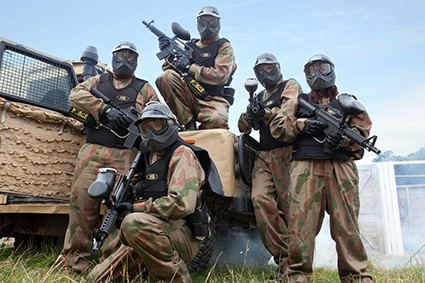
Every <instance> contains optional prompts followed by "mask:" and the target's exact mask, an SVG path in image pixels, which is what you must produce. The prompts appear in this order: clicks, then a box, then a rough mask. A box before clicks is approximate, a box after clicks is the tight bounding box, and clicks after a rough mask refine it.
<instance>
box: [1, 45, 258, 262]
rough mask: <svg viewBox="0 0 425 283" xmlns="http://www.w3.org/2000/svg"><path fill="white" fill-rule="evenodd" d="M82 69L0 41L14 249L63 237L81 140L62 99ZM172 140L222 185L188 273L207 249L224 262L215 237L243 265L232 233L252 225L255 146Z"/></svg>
mask: <svg viewBox="0 0 425 283" xmlns="http://www.w3.org/2000/svg"><path fill="white" fill-rule="evenodd" d="M82 69H83V62H82V61H66V60H62V59H59V58H56V57H53V56H51V55H48V54H45V53H43V52H40V51H37V50H34V49H32V48H29V47H26V46H22V45H20V44H17V43H14V42H12V41H9V40H7V39H3V38H0V119H1V120H0V238H2V237H13V238H14V239H15V245H17V244H24V243H28V242H31V243H39V242H41V241H44V240H46V239H59V241H62V238H63V237H64V235H65V231H66V227H67V224H68V198H69V192H70V187H71V180H72V178H73V171H74V166H75V158H76V155H77V153H78V151H79V149H80V147H81V146H82V145H83V143H84V139H85V135H84V124H83V123H81V122H80V121H79V120H77V119H75V118H73V116H71V115H70V104H69V101H68V95H69V93H70V90H71V89H72V88H73V87H74V86H75V85H76V84H77V83H79V82H81V81H82V80H83V78H82ZM180 135H181V136H182V138H183V139H184V140H186V141H188V142H190V143H192V144H194V145H196V146H199V147H203V148H205V149H206V150H207V151H208V152H209V154H210V156H211V158H212V159H213V161H214V163H215V165H216V167H217V169H218V171H219V175H220V179H221V182H222V185H223V192H222V194H223V196H222V197H220V198H218V199H217V198H216V199H211V200H210V201H209V203H208V205H209V206H210V209H211V210H212V211H214V225H213V233H212V235H211V237H209V238H208V239H206V240H204V243H203V245H202V248H201V251H200V252H199V254H198V256H197V257H196V258H195V260H194V261H193V262H191V264H190V269H191V270H198V269H202V268H203V267H205V264H207V263H208V261H209V260H210V258H211V256H212V254H213V251H214V252H215V253H216V254H218V253H220V255H222V254H223V253H224V255H223V257H225V253H226V247H225V246H223V247H222V248H221V250H220V249H215V248H214V247H217V245H216V244H217V243H216V242H218V241H220V237H221V236H223V238H221V240H223V241H225V242H227V243H229V237H230V238H231V239H232V240H234V241H236V242H237V243H238V244H239V245H240V246H241V251H240V253H239V254H238V255H237V256H239V257H242V258H244V260H245V261H246V251H242V250H243V249H244V248H245V246H246V245H247V243H246V242H245V241H244V240H245V239H246V237H243V236H242V234H240V233H241V231H248V235H251V234H249V231H252V229H251V228H252V227H255V218H254V214H253V208H252V203H251V200H250V183H251V177H250V171H251V169H252V166H253V156H254V155H255V153H256V148H257V146H258V143H257V142H256V141H255V140H254V139H253V138H251V137H249V136H247V135H241V136H236V135H235V134H233V133H231V132H230V131H228V130H223V129H212V130H198V131H187V132H181V133H180ZM254 230H255V229H254ZM235 231H236V233H235ZM242 233H243V232H242ZM220 235H221V236H220ZM226 237H227V238H226ZM249 237H251V236H249ZM257 256H258V255H256V257H257ZM257 259H258V258H257ZM231 260H232V259H231Z"/></svg>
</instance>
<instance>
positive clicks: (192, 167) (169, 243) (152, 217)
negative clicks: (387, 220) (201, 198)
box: [89, 145, 205, 282]
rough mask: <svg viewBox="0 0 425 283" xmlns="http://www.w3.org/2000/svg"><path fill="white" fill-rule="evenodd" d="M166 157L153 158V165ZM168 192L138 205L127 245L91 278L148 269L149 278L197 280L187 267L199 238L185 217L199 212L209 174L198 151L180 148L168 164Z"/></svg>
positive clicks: (123, 233) (126, 225)
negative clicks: (196, 153)
mask: <svg viewBox="0 0 425 283" xmlns="http://www.w3.org/2000/svg"><path fill="white" fill-rule="evenodd" d="M163 155H164V153H162V154H154V155H152V154H151V155H150V161H149V163H150V164H152V163H154V162H155V161H157V160H158V159H159V158H160V157H162V156H163ZM168 168H169V170H168V173H167V176H166V178H167V181H168V182H167V183H168V194H167V195H166V196H163V197H160V198H157V199H156V200H153V199H152V198H149V199H148V200H142V201H139V202H136V203H135V204H134V211H135V212H134V213H131V214H129V215H127V216H126V217H125V218H124V220H123V222H122V224H121V229H120V238H121V241H122V243H123V245H122V246H121V247H120V249H119V250H117V251H116V252H115V253H113V254H112V255H111V256H109V257H108V258H107V259H106V260H105V261H103V262H102V263H100V264H98V265H97V266H96V267H95V268H94V269H93V270H92V271H91V272H90V274H89V278H90V279H91V280H93V281H94V282H102V281H107V280H120V281H123V280H126V279H129V281H131V280H132V278H133V277H134V276H137V275H141V274H142V273H143V270H145V271H146V269H147V270H148V272H149V276H151V277H153V278H155V279H159V280H165V281H170V282H171V281H172V282H192V280H191V277H190V274H189V272H188V269H187V266H186V263H187V262H189V261H190V260H191V259H192V258H193V257H194V256H195V255H196V253H197V252H198V250H199V245H200V241H198V240H197V239H195V238H194V237H193V235H192V232H191V230H190V228H189V226H188V225H187V224H186V220H185V219H184V218H185V217H186V216H188V215H190V214H191V213H193V212H194V210H195V206H196V200H197V197H198V195H199V193H200V187H201V186H202V185H203V183H204V181H205V173H204V171H203V169H202V167H201V165H200V163H199V161H198V159H197V158H196V156H195V153H194V152H193V151H192V150H191V149H190V148H189V147H187V146H185V145H179V146H178V147H177V148H176V150H175V151H174V153H173V154H172V156H171V160H170V163H169V165H168Z"/></svg>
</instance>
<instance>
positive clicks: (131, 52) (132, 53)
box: [112, 41, 139, 77]
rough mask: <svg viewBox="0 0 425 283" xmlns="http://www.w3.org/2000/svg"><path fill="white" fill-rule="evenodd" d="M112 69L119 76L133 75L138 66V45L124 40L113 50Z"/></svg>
mask: <svg viewBox="0 0 425 283" xmlns="http://www.w3.org/2000/svg"><path fill="white" fill-rule="evenodd" d="M112 55H113V56H112V69H113V71H114V73H115V74H116V75H117V76H119V77H131V76H133V75H134V72H135V71H136V68H137V58H138V57H139V53H138V52H137V49H136V46H135V45H134V44H133V43H131V42H128V41H123V42H120V43H119V44H118V46H117V47H115V48H114V50H112Z"/></svg>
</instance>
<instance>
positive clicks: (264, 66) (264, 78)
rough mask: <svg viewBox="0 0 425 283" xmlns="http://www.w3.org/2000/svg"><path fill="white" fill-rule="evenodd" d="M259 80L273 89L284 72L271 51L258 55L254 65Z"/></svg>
mask: <svg viewBox="0 0 425 283" xmlns="http://www.w3.org/2000/svg"><path fill="white" fill-rule="evenodd" d="M254 72H255V76H256V77H257V80H258V81H259V82H260V83H261V84H262V85H263V86H264V87H265V88H266V89H271V88H273V87H275V86H276V85H277V83H278V82H279V80H280V78H281V76H282V73H281V71H280V64H279V62H278V61H277V59H276V57H275V56H274V55H273V54H270V53H263V54H261V55H259V56H258V57H257V60H255V65H254Z"/></svg>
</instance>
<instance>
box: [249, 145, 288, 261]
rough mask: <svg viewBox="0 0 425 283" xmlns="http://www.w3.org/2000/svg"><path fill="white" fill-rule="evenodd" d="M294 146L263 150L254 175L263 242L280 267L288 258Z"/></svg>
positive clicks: (253, 186) (254, 192)
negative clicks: (289, 188) (289, 191)
mask: <svg viewBox="0 0 425 283" xmlns="http://www.w3.org/2000/svg"><path fill="white" fill-rule="evenodd" d="M291 154H292V147H291V146H288V147H280V148H276V149H273V150H270V151H260V152H259V154H258V157H257V159H256V161H255V164H254V168H253V176H252V192H251V199H252V203H253V206H254V212H255V219H256V222H257V227H258V230H259V233H260V236H261V240H262V242H263V244H264V246H265V247H266V248H267V250H268V251H269V252H270V253H271V254H272V256H273V258H274V261H275V262H276V264H278V265H285V264H286V263H285V261H286V259H287V257H288V245H287V243H288V236H287V235H288V209H289V202H288V182H289V178H288V176H289V167H290V160H291Z"/></svg>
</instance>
